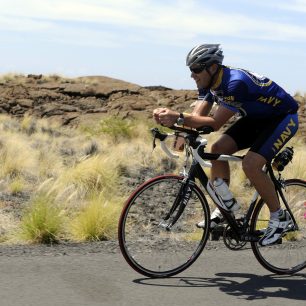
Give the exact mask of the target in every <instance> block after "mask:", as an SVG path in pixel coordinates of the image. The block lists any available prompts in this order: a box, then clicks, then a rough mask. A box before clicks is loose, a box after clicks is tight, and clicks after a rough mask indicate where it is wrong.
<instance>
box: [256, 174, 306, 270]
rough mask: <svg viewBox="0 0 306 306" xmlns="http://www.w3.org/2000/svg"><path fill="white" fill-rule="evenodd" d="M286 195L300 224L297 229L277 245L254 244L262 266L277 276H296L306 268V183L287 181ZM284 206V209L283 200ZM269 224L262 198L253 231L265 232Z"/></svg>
mask: <svg viewBox="0 0 306 306" xmlns="http://www.w3.org/2000/svg"><path fill="white" fill-rule="evenodd" d="M284 187H285V188H284V189H283V194H284V197H285V199H286V201H287V202H288V204H289V207H290V210H291V212H292V214H293V216H294V218H295V220H296V222H297V224H298V227H299V229H298V230H292V231H290V232H287V233H286V234H285V235H284V236H283V237H282V238H281V239H279V241H278V242H277V243H276V244H273V245H271V246H265V247H262V246H260V245H259V243H258V242H251V246H252V250H253V253H254V255H255V257H256V258H257V260H258V261H259V263H260V264H261V265H262V266H263V267H265V268H266V269H267V270H269V271H270V272H272V273H275V274H294V273H297V272H299V271H301V270H302V269H304V268H305V267H306V182H305V181H304V180H300V179H290V180H286V181H284ZM280 202H281V207H282V208H285V207H284V204H283V201H282V199H280ZM268 222H269V210H268V207H267V205H266V204H265V203H264V201H263V200H262V199H260V201H259V202H258V204H257V205H256V207H255V209H254V212H253V215H252V220H251V230H252V231H255V230H262V232H263V231H264V229H265V228H266V226H267V225H268Z"/></svg>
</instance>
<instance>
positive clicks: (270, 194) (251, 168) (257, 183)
mask: <svg viewBox="0 0 306 306" xmlns="http://www.w3.org/2000/svg"><path fill="white" fill-rule="evenodd" d="M266 162H267V161H266V159H265V158H264V157H263V156H261V155H260V154H258V153H255V152H251V151H249V152H248V153H247V154H246V156H245V158H244V159H243V162H242V168H243V171H244V172H245V174H246V176H247V177H248V179H249V180H250V181H251V183H252V184H253V185H254V187H255V189H256V190H257V191H258V193H259V194H260V196H261V197H262V199H263V200H264V201H265V203H267V205H268V207H269V209H270V212H272V213H273V212H275V211H277V210H278V209H279V208H280V205H279V201H278V197H277V194H276V192H275V187H274V184H273V182H272V181H271V179H270V177H269V176H268V175H267V174H266V173H265V172H264V171H263V170H262V168H263V166H264V165H265V164H266Z"/></svg>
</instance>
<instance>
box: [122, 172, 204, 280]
mask: <svg viewBox="0 0 306 306" xmlns="http://www.w3.org/2000/svg"><path fill="white" fill-rule="evenodd" d="M183 185H184V182H183V177H179V176H175V175H164V176H160V177H156V178H154V179H152V180H149V181H147V182H146V183H144V184H143V185H141V186H140V187H139V188H138V189H136V190H135V192H134V193H133V194H132V195H131V197H130V198H129V199H128V200H127V202H126V204H125V206H124V208H123V211H122V214H121V217H120V220H119V228H118V238H119V244H120V249H121V252H122V254H123V255H124V257H125V259H126V261H127V262H128V264H129V265H130V266H131V267H132V268H133V269H134V270H136V271H137V272H139V273H141V274H143V275H145V276H149V277H168V276H172V275H175V274H178V273H180V272H182V271H183V270H185V269H186V268H187V267H189V266H190V265H191V264H192V263H193V262H194V261H195V260H196V259H197V257H198V256H199V255H200V253H201V252H202V250H203V248H204V246H205V244H206V241H207V238H208V236H209V230H208V224H209V218H210V213H209V207H208V204H207V201H206V199H205V197H204V195H203V193H202V192H201V190H200V189H199V187H197V186H196V185H194V184H193V185H189V186H190V187H191V189H192V192H191V197H190V199H189V201H188V203H187V205H186V207H185V209H184V211H183V213H182V215H181V216H180V218H179V219H178V221H177V222H176V223H175V224H174V225H173V226H172V227H171V229H167V228H166V225H167V224H169V221H171V219H172V218H173V215H175V214H176V212H177V210H178V208H177V209H176V211H175V212H174V213H173V214H172V216H171V217H170V218H169V219H168V220H164V219H165V218H166V216H167V214H168V213H169V211H170V210H171V207H173V203H174V202H175V201H176V200H177V199H178V197H179V198H180V197H181V196H180V192H181V191H182V186H183ZM203 219H204V220H205V224H206V227H205V228H204V229H202V228H201V229H200V228H197V227H196V224H197V223H198V222H199V221H200V220H203Z"/></svg>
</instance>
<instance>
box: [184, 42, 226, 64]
mask: <svg viewBox="0 0 306 306" xmlns="http://www.w3.org/2000/svg"><path fill="white" fill-rule="evenodd" d="M223 58H224V56H223V52H222V49H221V48H220V45H219V44H204V45H199V46H196V47H194V48H193V49H192V50H191V51H190V52H189V53H188V55H187V58H186V65H187V66H189V67H190V66H191V65H193V64H205V65H206V66H210V65H211V64H214V63H217V64H222V61H223Z"/></svg>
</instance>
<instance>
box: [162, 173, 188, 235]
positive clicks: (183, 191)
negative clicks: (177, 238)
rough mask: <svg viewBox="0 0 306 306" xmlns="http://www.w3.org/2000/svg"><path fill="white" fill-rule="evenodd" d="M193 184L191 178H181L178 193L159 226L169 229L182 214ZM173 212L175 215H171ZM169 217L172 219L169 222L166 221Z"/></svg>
mask: <svg viewBox="0 0 306 306" xmlns="http://www.w3.org/2000/svg"><path fill="white" fill-rule="evenodd" d="M193 186H194V182H193V181H192V180H190V179H188V178H186V179H184V180H183V184H182V186H181V188H180V191H179V193H178V195H177V196H176V198H175V200H174V202H173V205H172V207H171V208H170V211H169V212H168V214H167V215H166V216H165V217H164V218H163V219H162V221H161V222H160V223H159V226H161V227H163V228H165V229H166V230H168V231H170V230H171V228H172V226H173V225H174V224H175V223H176V222H177V220H178V219H179V218H180V216H181V215H182V213H183V211H184V209H185V207H186V206H187V203H188V201H189V199H190V198H191V194H192V191H193ZM175 212H176V213H175ZM174 213H175V215H173V214H174ZM172 215H173V216H172ZM171 217H172V219H171V220H170V221H169V222H167V221H168V220H169V219H170V218H171Z"/></svg>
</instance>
